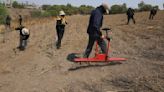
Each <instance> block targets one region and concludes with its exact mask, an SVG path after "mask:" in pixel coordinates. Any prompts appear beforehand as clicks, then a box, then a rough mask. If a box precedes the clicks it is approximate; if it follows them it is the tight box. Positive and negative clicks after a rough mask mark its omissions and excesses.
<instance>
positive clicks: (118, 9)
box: [110, 3, 127, 14]
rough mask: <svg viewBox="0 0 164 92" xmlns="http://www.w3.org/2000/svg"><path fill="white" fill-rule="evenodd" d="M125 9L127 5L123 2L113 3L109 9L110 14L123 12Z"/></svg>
mask: <svg viewBox="0 0 164 92" xmlns="http://www.w3.org/2000/svg"><path fill="white" fill-rule="evenodd" d="M126 11H127V6H126V4H125V3H124V4H123V5H113V6H112V7H111V9H110V13H111V14H118V13H125V12H126Z"/></svg>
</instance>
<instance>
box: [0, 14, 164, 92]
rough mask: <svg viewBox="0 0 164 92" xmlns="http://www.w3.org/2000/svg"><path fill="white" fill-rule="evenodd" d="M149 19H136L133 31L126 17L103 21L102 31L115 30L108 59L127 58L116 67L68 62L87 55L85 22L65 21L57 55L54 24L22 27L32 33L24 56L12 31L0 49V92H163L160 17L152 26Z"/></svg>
mask: <svg viewBox="0 0 164 92" xmlns="http://www.w3.org/2000/svg"><path fill="white" fill-rule="evenodd" d="M148 14H149V13H148V12H143V13H138V14H136V16H135V18H136V21H137V24H136V25H134V24H130V25H125V24H126V16H125V15H124V14H120V15H110V16H105V18H104V26H111V28H112V30H113V34H112V36H113V40H112V46H111V50H112V54H111V56H118V57H126V58H128V61H126V62H124V63H122V64H116V65H111V64H92V65H84V66H78V65H76V64H75V63H73V62H70V61H68V60H67V56H68V55H69V54H71V53H75V52H83V51H84V50H85V47H86V45H87V34H86V29H87V25H88V21H89V20H88V19H89V16H80V15H76V16H70V17H68V22H69V24H68V26H67V27H66V31H65V35H64V39H63V42H62V48H61V49H60V50H56V49H55V47H54V45H55V36H56V32H55V20H54V18H47V19H34V20H29V21H26V22H25V25H26V26H27V27H28V28H30V30H31V37H30V40H29V44H28V48H27V50H26V51H24V52H19V51H17V50H16V47H17V45H18V41H19V34H18V32H16V31H12V32H10V33H8V34H7V41H6V42H5V43H0V48H1V49H0V92H108V91H120V92H121V91H122V90H125V92H164V62H163V61H164V60H163V59H164V17H163V15H164V12H163V11H160V12H159V13H158V14H157V16H156V18H155V19H154V20H148ZM16 25H17V24H15V25H14V26H16ZM2 38H3V34H1V35H0V42H1V41H2Z"/></svg>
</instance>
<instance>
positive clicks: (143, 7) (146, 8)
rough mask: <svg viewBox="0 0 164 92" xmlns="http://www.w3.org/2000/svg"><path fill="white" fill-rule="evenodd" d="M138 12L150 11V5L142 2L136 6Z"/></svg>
mask: <svg viewBox="0 0 164 92" xmlns="http://www.w3.org/2000/svg"><path fill="white" fill-rule="evenodd" d="M138 8H139V11H150V10H151V9H152V5H149V4H145V3H144V2H143V1H142V2H140V3H139V4H138Z"/></svg>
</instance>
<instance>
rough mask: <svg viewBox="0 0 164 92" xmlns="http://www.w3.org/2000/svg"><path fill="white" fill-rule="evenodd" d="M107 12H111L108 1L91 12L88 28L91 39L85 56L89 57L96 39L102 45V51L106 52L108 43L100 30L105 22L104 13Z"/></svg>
mask: <svg viewBox="0 0 164 92" xmlns="http://www.w3.org/2000/svg"><path fill="white" fill-rule="evenodd" d="M106 13H107V14H108V13H109V5H108V4H107V3H103V4H102V5H101V6H99V7H97V8H96V9H95V10H93V11H92V12H91V16H90V20H89V26H88V29H87V33H88V35H89V41H88V45H87V48H86V50H85V53H84V56H83V57H84V58H88V57H89V55H90V53H91V51H92V47H93V45H94V42H95V41H97V42H98V45H99V46H100V47H101V50H102V53H106V51H107V50H106V49H107V47H106V43H105V41H104V39H103V37H104V36H103V35H102V33H101V31H100V28H101V27H102V23H103V15H104V14H106Z"/></svg>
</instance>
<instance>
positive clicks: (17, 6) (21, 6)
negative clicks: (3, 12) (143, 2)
mask: <svg viewBox="0 0 164 92" xmlns="http://www.w3.org/2000/svg"><path fill="white" fill-rule="evenodd" d="M12 7H13V8H25V6H24V5H23V4H19V3H18V2H17V1H14V2H13V4H12Z"/></svg>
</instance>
